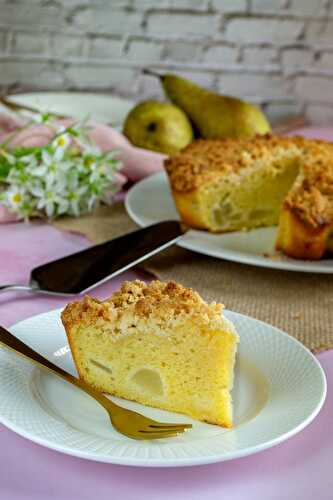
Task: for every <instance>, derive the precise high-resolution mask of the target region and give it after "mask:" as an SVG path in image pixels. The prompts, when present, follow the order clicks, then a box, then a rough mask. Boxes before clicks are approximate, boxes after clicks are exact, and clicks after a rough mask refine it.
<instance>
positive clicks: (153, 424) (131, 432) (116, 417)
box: [0, 326, 192, 439]
mask: <svg viewBox="0 0 333 500" xmlns="http://www.w3.org/2000/svg"><path fill="white" fill-rule="evenodd" d="M0 344H2V345H4V346H5V347H7V348H9V349H10V350H12V351H14V352H15V353H16V354H19V355H20V356H23V357H25V358H27V359H30V360H31V361H33V362H34V363H36V364H37V365H40V366H42V367H43V368H46V369H47V370H49V371H50V372H52V373H55V374H56V375H58V376H59V377H61V378H63V379H64V380H67V382H69V383H71V384H73V385H75V386H76V387H79V388H80V389H82V391H84V392H86V393H87V394H89V396H91V397H92V398H94V399H96V401H97V402H98V403H99V404H101V405H102V406H103V408H104V409H105V410H106V411H107V413H108V414H109V417H110V420H111V423H112V425H113V427H114V428H115V429H116V430H117V431H118V432H120V433H121V434H124V435H125V436H127V437H129V438H132V439H161V438H167V437H172V436H176V435H177V434H181V433H183V432H185V431H186V430H187V429H189V428H191V427H192V425H191V424H169V423H162V422H157V421H156V420H152V419H151V418H147V417H144V416H143V415H140V414H139V413H136V412H135V411H132V410H127V409H126V408H122V407H121V406H118V405H116V404H115V403H113V402H112V401H110V400H109V399H108V398H106V397H105V396H104V395H103V394H102V393H100V392H98V391H96V390H95V389H93V388H92V387H90V386H89V385H88V384H86V383H85V382H83V380H81V379H78V378H76V377H74V376H73V375H71V374H69V373H67V372H66V371H65V370H63V369H62V368H59V367H58V366H56V365H55V364H53V363H52V362H51V361H49V360H48V359H46V358H44V357H43V356H41V355H40V354H38V352H36V351H34V350H33V349H31V347H29V346H28V345H26V344H25V343H24V342H22V341H21V340H19V339H18V338H17V337H15V336H14V335H12V334H11V333H9V331H8V330H6V329H5V328H3V327H2V326H0Z"/></svg>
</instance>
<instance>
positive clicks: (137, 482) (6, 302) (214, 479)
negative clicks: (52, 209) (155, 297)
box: [0, 224, 333, 500]
mask: <svg viewBox="0 0 333 500" xmlns="http://www.w3.org/2000/svg"><path fill="white" fill-rule="evenodd" d="M86 245H87V241H86V240H85V239H84V238H81V237H79V236H74V235H69V234H65V233H60V232H58V231H56V230H55V229H53V228H51V227H48V226H46V225H42V224H31V225H29V226H25V225H24V224H9V225H3V226H2V227H0V283H1V284H2V283H6V282H8V283H13V282H14V283H15V282H17V283H22V282H25V281H26V280H27V278H28V274H29V269H31V267H33V266H34V265H37V264H39V263H42V262H45V261H47V260H50V259H54V258H57V257H60V256H62V255H65V254H66V253H71V252H74V251H77V250H79V249H81V248H83V247H85V246H86ZM134 277H141V278H142V277H143V276H142V275H139V274H138V273H136V272H134V271H133V272H128V273H126V274H124V275H122V276H121V277H120V278H117V279H115V280H113V281H110V282H109V283H106V284H104V285H103V286H101V287H99V288H98V289H96V292H95V295H96V296H98V297H106V296H107V295H109V294H110V293H111V292H112V291H113V290H114V289H115V288H117V287H119V284H120V282H121V281H122V280H123V279H133V278H134ZM64 302H65V301H64V300H62V299H59V298H45V297H37V296H32V295H26V294H16V293H13V292H12V293H6V294H3V295H0V323H1V324H3V325H10V324H12V323H14V322H16V321H19V320H20V319H23V318H25V317H28V316H30V315H32V314H37V313H39V312H42V311H47V310H49V309H53V308H56V307H60V306H61V305H62V304H64ZM318 358H319V360H320V361H321V363H322V365H323V367H324V369H325V371H326V374H327V378H328V388H329V391H328V398H327V401H326V404H325V407H324V409H323V410H322V411H321V413H320V415H319V416H318V417H317V419H316V420H315V421H314V422H313V423H312V424H311V425H310V426H309V427H308V428H306V429H305V430H304V431H303V432H302V433H301V434H299V435H297V436H296V437H294V438H292V439H290V440H289V441H287V442H285V443H284V444H282V445H280V446H277V447H275V448H272V449H271V450H267V451H265V452H262V453H260V454H257V455H253V456H251V457H248V458H243V459H240V460H235V461H232V462H225V463H220V464H215V465H208V466H200V467H195V468H180V469H155V470H152V469H136V468H132V467H124V466H115V465H109V464H101V463H94V462H89V461H85V460H81V459H78V458H74V457H70V456H66V455H62V454H60V453H58V452H55V451H51V450H48V449H46V448H42V447H41V446H38V445H36V444H33V443H31V442H30V441H28V440H26V439H23V438H21V437H19V436H17V435H16V434H14V433H13V432H12V431H9V430H8V429H6V428H5V427H3V426H0V450H1V451H0V499H1V500H46V499H50V500H51V499H54V500H76V499H80V500H91V499H93V498H98V500H110V499H121V500H123V499H132V498H133V499H134V498H135V499H136V500H140V499H145V500H150V499H154V500H156V499H158V500H164V499H169V498H172V499H173V500H186V499H191V500H196V499H200V500H217V499H218V500H221V499H228V500H273V499H274V500H280V499H282V498H292V499H293V500H310V499H311V500H313V499H316V500H317V499H318V500H329V499H330V500H331V499H332V498H333V475H332V460H333V433H332V426H333V410H332V408H333V396H332V393H331V386H332V384H333V351H330V352H326V353H324V354H321V355H320V356H319V357H318Z"/></svg>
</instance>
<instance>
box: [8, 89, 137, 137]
mask: <svg viewBox="0 0 333 500" xmlns="http://www.w3.org/2000/svg"><path fill="white" fill-rule="evenodd" d="M10 100H12V101H14V102H17V103H19V104H27V105H30V106H33V107H36V108H37V109H40V110H41V111H46V110H47V111H53V112H54V113H60V114H64V115H66V116H67V115H69V116H74V117H75V118H80V119H81V118H85V117H86V116H87V115H89V116H91V118H92V119H94V120H96V121H99V122H101V123H109V124H110V125H113V126H114V127H116V128H118V129H119V128H121V127H122V124H123V122H124V120H125V118H126V116H127V113H128V112H129V111H130V109H132V107H133V101H130V100H127V99H122V98H120V97H116V96H111V95H102V94H93V93H89V92H31V93H26V94H17V95H12V96H10Z"/></svg>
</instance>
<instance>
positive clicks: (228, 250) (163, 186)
mask: <svg viewBox="0 0 333 500" xmlns="http://www.w3.org/2000/svg"><path fill="white" fill-rule="evenodd" d="M147 200H149V201H148V202H147ZM125 206H126V210H127V212H128V214H129V216H130V217H131V218H132V219H133V220H134V221H135V222H136V223H137V224H139V226H143V227H144V226H149V225H150V224H154V223H156V222H160V221H163V220H171V219H173V220H174V219H177V220H178V219H179V215H178V213H177V210H176V207H175V205H174V202H173V199H172V195H171V192H170V188H169V183H168V180H167V176H166V174H165V173H164V172H160V173H157V174H154V175H151V176H150V177H146V178H145V179H143V180H142V181H141V182H139V183H137V184H135V186H133V187H132V189H131V190H130V191H129V192H128V194H127V197H126V200H125ZM275 239H276V227H268V228H261V229H253V230H252V231H247V232H245V231H240V232H234V233H225V234H210V233H208V232H206V231H196V230H190V231H188V232H187V233H186V234H185V235H184V236H183V237H182V238H181V239H180V240H179V241H178V243H177V244H178V245H179V246H181V247H183V248H187V249H188V250H193V251H194V252H199V253H201V254H204V255H209V256H211V257H217V258H218V259H226V260H231V261H234V262H240V263H242V264H250V265H253V266H260V267H270V268H272V269H285V270H286V271H303V272H313V273H333V259H331V260H330V259H327V260H319V261H305V260H296V259H291V258H288V257H285V256H282V255H280V254H277V253H276V252H275V250H274V243H275ZM265 255H269V257H265Z"/></svg>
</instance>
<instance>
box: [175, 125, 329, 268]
mask: <svg viewBox="0 0 333 500" xmlns="http://www.w3.org/2000/svg"><path fill="white" fill-rule="evenodd" d="M165 167H166V171H167V173H168V177H169V181H170V186H171V190H172V194H173V198H174V200H175V204H176V206H177V209H178V212H179V214H180V216H181V218H182V220H183V222H185V223H186V224H187V225H188V226H190V227H193V228H198V229H206V230H208V231H211V232H215V233H218V232H227V231H240V230H244V229H245V230H248V229H252V228H256V227H263V226H272V225H277V224H278V225H279V229H278V237H277V243H276V245H277V248H278V249H280V250H282V251H283V252H284V253H286V254H287V255H290V256H292V257H295V258H302V259H319V258H321V257H322V256H323V255H324V253H325V252H326V251H330V250H332V248H333V242H332V234H333V144H331V143H328V142H324V141H316V140H309V139H304V138H301V137H279V136H273V135H266V136H257V137H255V138H252V139H222V140H199V141H196V142H194V143H192V144H191V145H189V146H188V147H187V148H185V149H184V150H183V151H182V152H181V153H179V154H178V155H175V156H174V157H171V158H169V159H167V160H166V162H165Z"/></svg>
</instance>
